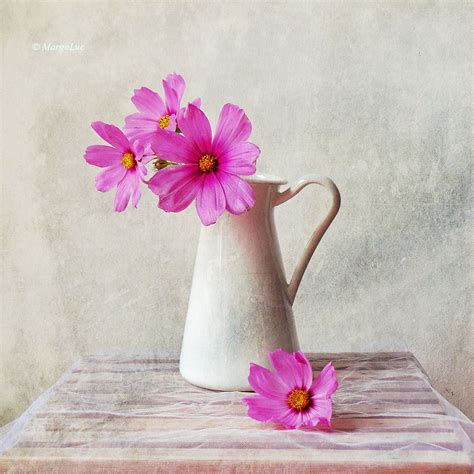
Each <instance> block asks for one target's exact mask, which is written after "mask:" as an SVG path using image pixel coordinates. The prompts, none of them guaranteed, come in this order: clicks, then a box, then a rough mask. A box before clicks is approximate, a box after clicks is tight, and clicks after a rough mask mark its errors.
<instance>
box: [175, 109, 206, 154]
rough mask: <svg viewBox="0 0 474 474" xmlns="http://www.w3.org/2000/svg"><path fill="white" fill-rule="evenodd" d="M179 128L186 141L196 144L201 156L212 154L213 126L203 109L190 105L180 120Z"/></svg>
mask: <svg viewBox="0 0 474 474" xmlns="http://www.w3.org/2000/svg"><path fill="white" fill-rule="evenodd" d="M179 128H180V129H181V131H182V132H183V133H184V135H185V136H186V139H187V140H190V141H191V142H192V143H194V145H195V147H196V149H197V150H198V151H199V153H200V154H201V155H204V154H206V153H210V151H211V148H212V132H211V124H210V123H209V120H208V119H207V117H206V115H205V114H204V112H203V111H202V110H201V109H199V108H197V107H196V106H195V105H193V104H188V106H187V107H186V109H185V111H184V112H183V114H182V115H181V117H180V119H179Z"/></svg>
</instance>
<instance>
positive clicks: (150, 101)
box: [125, 73, 201, 146]
mask: <svg viewBox="0 0 474 474" xmlns="http://www.w3.org/2000/svg"><path fill="white" fill-rule="evenodd" d="M185 87H186V83H185V82H184V79H183V78H182V76H180V75H179V74H176V73H173V74H168V76H166V79H164V80H163V89H164V91H165V100H164V101H163V99H162V98H161V96H160V94H158V93H157V92H154V91H152V90H151V89H148V88H147V87H142V88H140V89H135V91H134V92H135V93H134V95H133V97H132V102H133V104H134V105H135V107H136V108H137V110H138V112H136V113H134V114H131V115H129V116H128V117H126V118H125V133H126V134H127V136H128V137H129V138H130V139H132V140H135V139H139V140H140V142H141V143H142V144H144V145H145V146H146V145H148V144H149V141H150V137H152V136H153V135H155V134H156V132H157V130H167V131H170V132H175V131H177V130H179V129H178V115H179V112H180V110H181V109H180V104H181V99H182V97H183V94H184V89H185ZM193 103H194V104H195V105H197V106H198V107H199V106H200V105H201V99H195V100H194V101H193Z"/></svg>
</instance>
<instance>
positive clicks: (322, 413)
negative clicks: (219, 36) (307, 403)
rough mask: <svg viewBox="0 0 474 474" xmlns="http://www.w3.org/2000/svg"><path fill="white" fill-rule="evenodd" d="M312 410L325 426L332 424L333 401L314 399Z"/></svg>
mask: <svg viewBox="0 0 474 474" xmlns="http://www.w3.org/2000/svg"><path fill="white" fill-rule="evenodd" d="M311 410H312V411H314V413H316V415H317V416H318V418H320V419H321V421H322V422H323V423H324V424H326V425H329V424H330V420H331V417H332V400H331V399H330V398H313V399H312V408H311Z"/></svg>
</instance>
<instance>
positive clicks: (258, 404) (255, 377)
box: [242, 349, 338, 428]
mask: <svg viewBox="0 0 474 474" xmlns="http://www.w3.org/2000/svg"><path fill="white" fill-rule="evenodd" d="M269 359H270V362H271V363H272V365H273V367H274V369H275V372H272V371H270V370H268V369H266V368H264V367H261V366H260V365H257V364H253V363H252V364H250V375H249V379H248V380H249V383H250V385H251V387H252V388H253V389H254V390H255V392H257V395H255V396H251V397H245V398H244V399H243V400H242V401H243V403H245V404H246V405H247V406H248V416H249V417H251V418H253V419H255V420H258V421H263V422H276V423H280V424H281V425H283V426H284V427H286V428H299V427H300V426H308V427H315V426H316V425H317V424H318V423H321V424H323V425H326V426H330V423H331V416H332V399H331V396H332V394H333V393H334V392H335V391H336V390H337V387H338V382H337V379H336V371H335V370H334V367H333V365H332V363H331V362H329V363H328V364H327V365H326V366H325V367H324V369H323V370H322V371H321V372H320V374H319V375H318V377H317V378H316V379H314V380H313V371H312V368H311V364H310V362H309V360H308V359H307V357H306V356H305V355H304V354H303V353H302V352H295V353H293V354H292V353H288V352H286V351H284V350H283V349H278V350H276V351H274V352H270V353H269Z"/></svg>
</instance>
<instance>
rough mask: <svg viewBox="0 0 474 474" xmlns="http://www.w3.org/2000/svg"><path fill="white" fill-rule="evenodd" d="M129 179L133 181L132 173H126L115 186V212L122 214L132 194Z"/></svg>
mask: <svg viewBox="0 0 474 474" xmlns="http://www.w3.org/2000/svg"><path fill="white" fill-rule="evenodd" d="M131 179H133V175H132V173H127V174H126V175H125V177H124V178H123V179H122V181H120V183H119V184H118V186H117V193H116V194H115V210H116V211H117V212H123V211H124V210H125V209H126V208H127V206H128V201H129V200H130V195H131V193H132V186H131V182H130V181H131Z"/></svg>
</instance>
